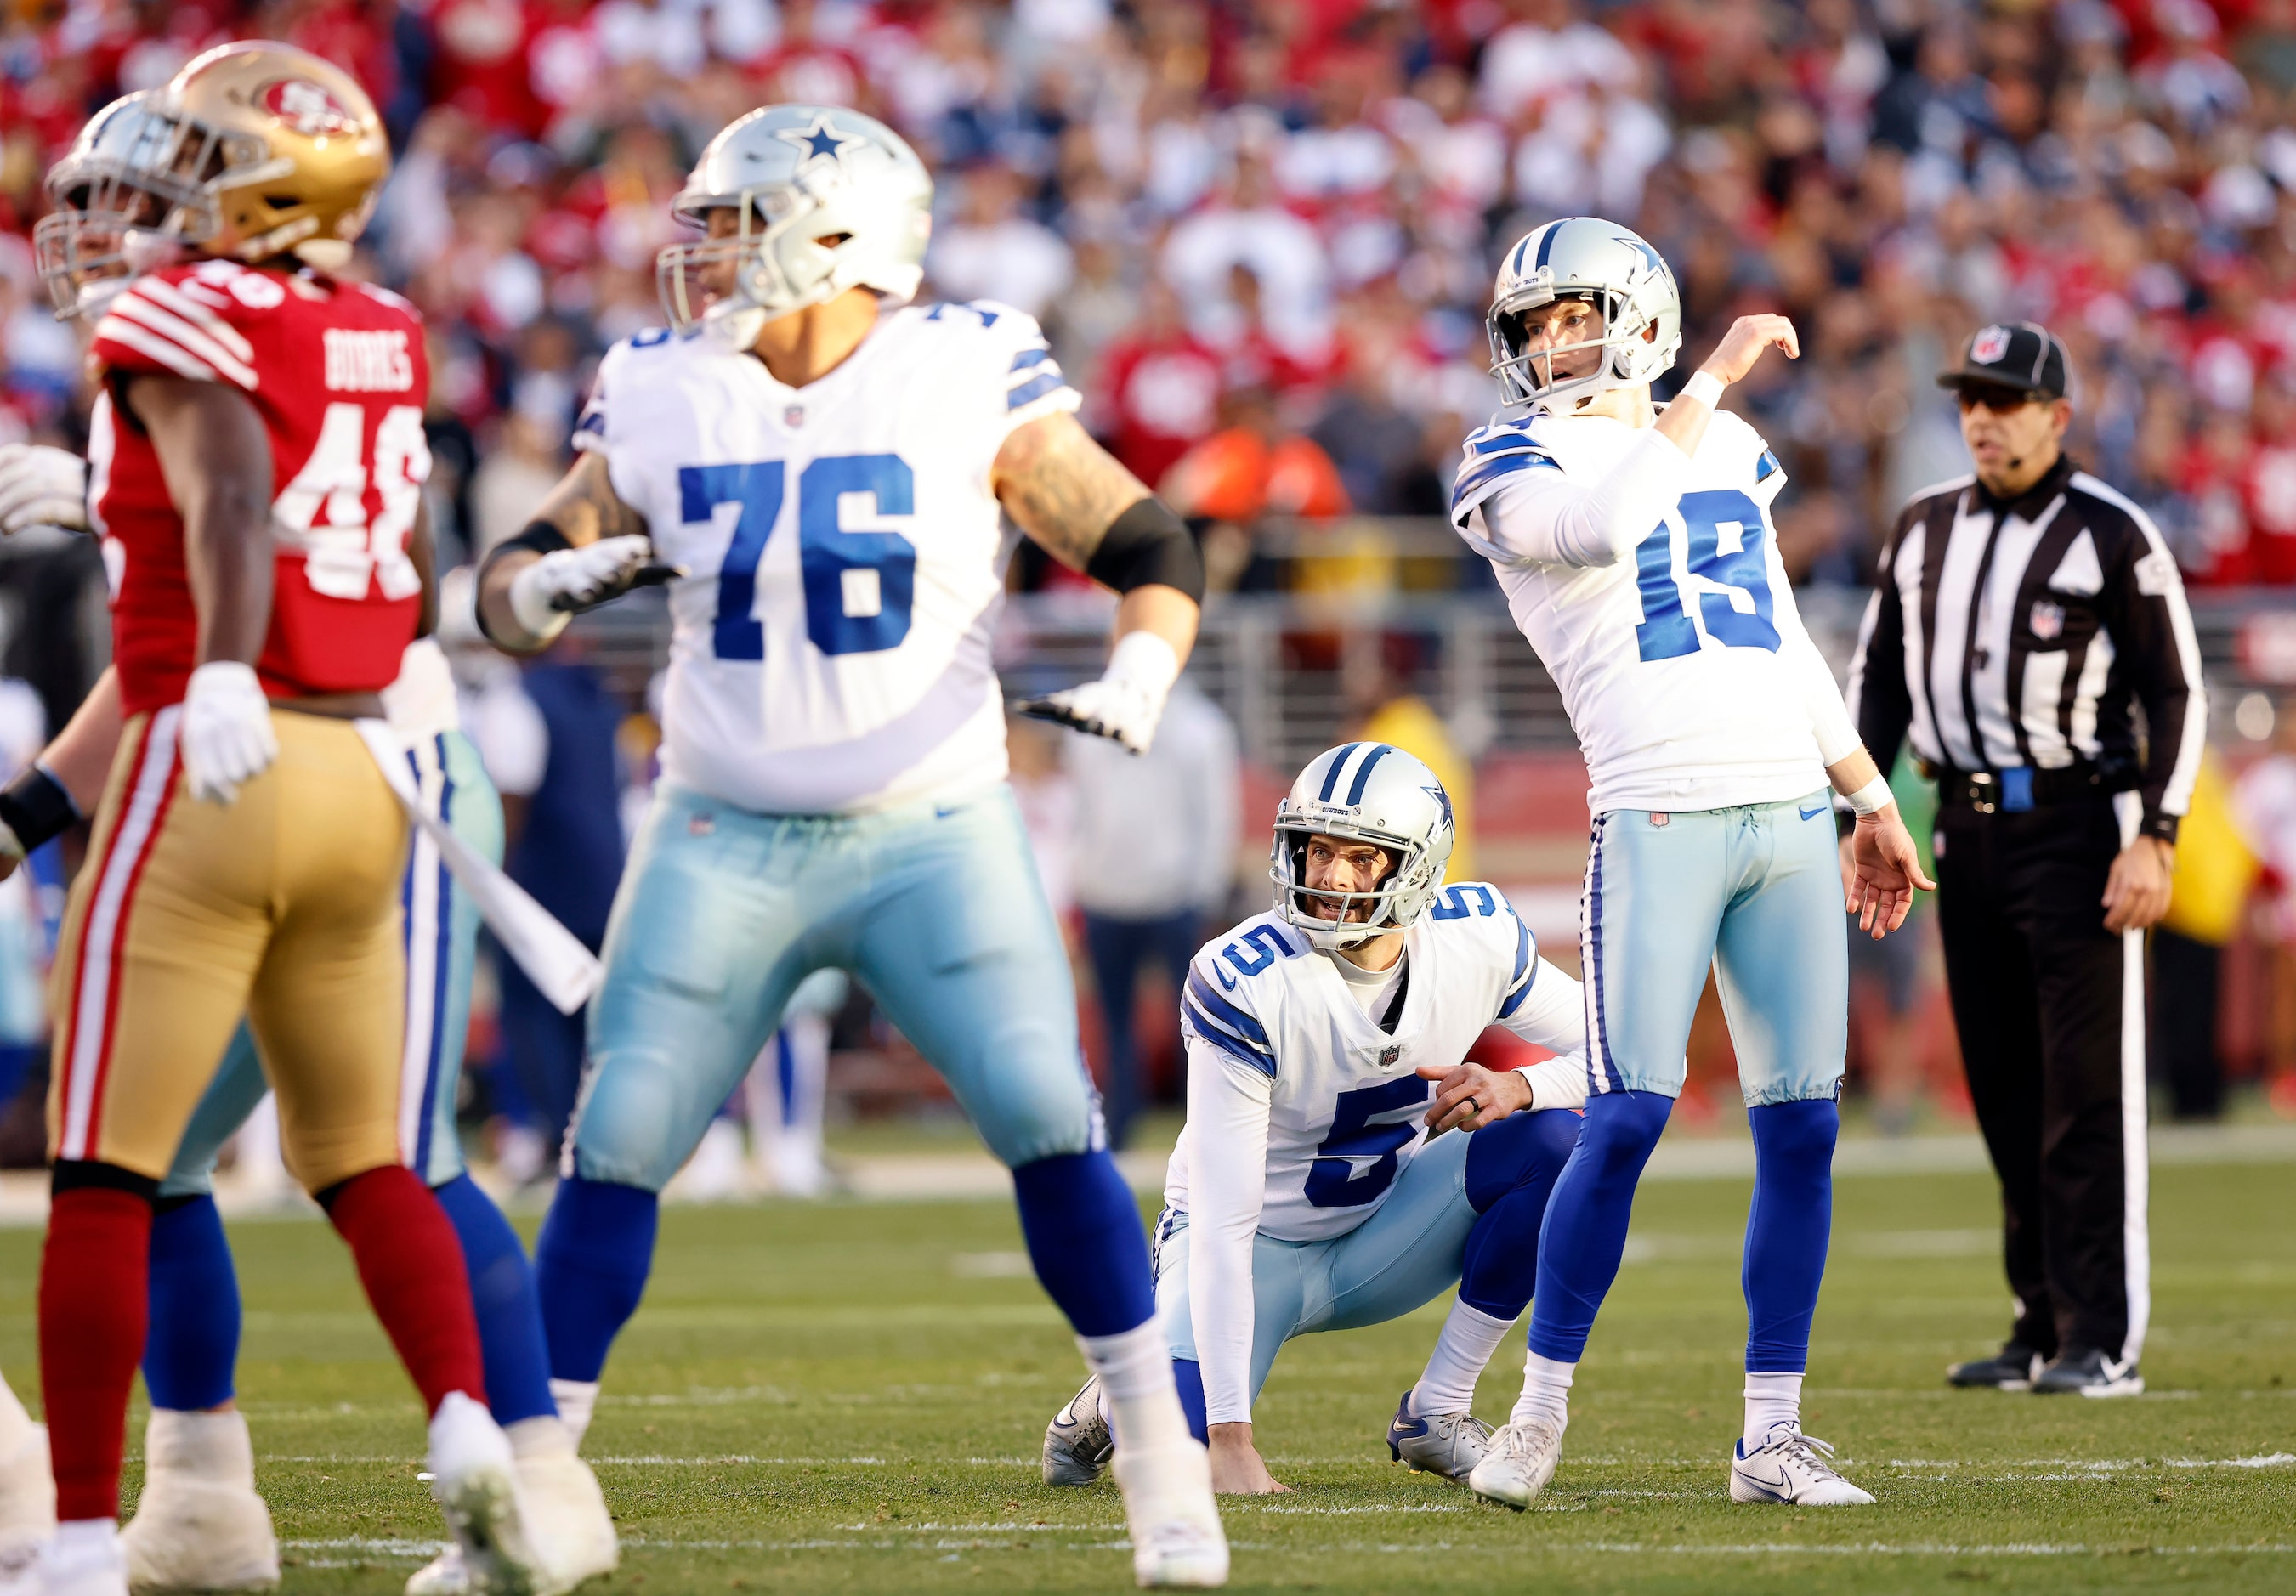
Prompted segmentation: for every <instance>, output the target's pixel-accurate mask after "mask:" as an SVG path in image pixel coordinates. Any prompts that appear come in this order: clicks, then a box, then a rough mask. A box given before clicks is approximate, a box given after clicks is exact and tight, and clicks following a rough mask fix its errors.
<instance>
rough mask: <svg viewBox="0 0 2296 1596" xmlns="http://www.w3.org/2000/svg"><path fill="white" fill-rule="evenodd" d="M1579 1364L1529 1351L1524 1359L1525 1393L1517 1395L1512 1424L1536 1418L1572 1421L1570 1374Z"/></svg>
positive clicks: (1510, 1419) (1523, 1388)
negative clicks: (1563, 1361)
mask: <svg viewBox="0 0 2296 1596" xmlns="http://www.w3.org/2000/svg"><path fill="white" fill-rule="evenodd" d="M1578 1368H1579V1365H1578V1364H1576V1363H1562V1362H1559V1361H1558V1360H1556V1359H1554V1358H1542V1357H1540V1356H1539V1355H1538V1354H1537V1353H1535V1352H1533V1353H1526V1354H1524V1355H1523V1360H1522V1395H1520V1396H1518V1397H1516V1398H1515V1399H1514V1412H1512V1413H1509V1414H1508V1415H1507V1422H1508V1423H1509V1424H1529V1422H1530V1421H1531V1420H1534V1419H1551V1420H1554V1422H1555V1423H1556V1424H1559V1425H1561V1424H1569V1423H1570V1377H1571V1376H1572V1375H1573V1374H1574V1373H1576V1372H1577V1371H1578Z"/></svg>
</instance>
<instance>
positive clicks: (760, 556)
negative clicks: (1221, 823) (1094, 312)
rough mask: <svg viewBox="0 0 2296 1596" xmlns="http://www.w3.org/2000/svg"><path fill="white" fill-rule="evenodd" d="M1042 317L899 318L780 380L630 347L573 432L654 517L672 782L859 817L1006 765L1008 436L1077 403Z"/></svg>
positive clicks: (630, 500)
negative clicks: (663, 577)
mask: <svg viewBox="0 0 2296 1596" xmlns="http://www.w3.org/2000/svg"><path fill="white" fill-rule="evenodd" d="M1077 405H1078V396H1077V391H1076V389H1073V388H1071V387H1070V386H1069V384H1068V382H1067V381H1066V380H1065V379H1064V378H1063V377H1062V375H1061V370H1060V367H1059V366H1058V365H1056V364H1054V362H1053V358H1052V354H1051V351H1050V350H1049V349H1048V348H1046V344H1045V336H1044V333H1043V332H1042V331H1040V330H1039V329H1038V328H1037V323H1036V322H1035V321H1034V320H1033V319H1031V318H1030V317H1029V316H1026V315H1022V314H1021V312H1019V311H1017V310H1013V309H1011V308H1009V307H1005V306H1002V305H994V304H988V303H980V304H972V305H932V306H910V307H906V308H904V309H900V310H896V311H893V312H891V313H890V314H888V315H886V316H885V317H884V318H883V319H882V320H881V321H880V322H879V323H877V326H876V328H875V330H874V331H872V332H871V333H870V334H869V336H868V338H867V339H866V340H864V342H863V343H862V345H861V347H860V348H858V349H857V350H855V351H854V352H853V354H852V355H851V356H849V358H848V359H847V360H846V361H845V362H844V364H841V365H840V366H839V367H838V368H837V369H836V370H834V371H832V372H830V373H829V374H828V375H827V376H825V377H824V378H822V379H821V380H820V381H816V382H814V383H810V384H808V386H806V387H805V388H802V389H793V388H788V387H785V386H783V384H782V383H781V382H779V381H775V378H774V375H773V373H772V372H768V371H767V369H766V366H765V363H764V362H763V361H760V360H758V358H757V357H756V356H752V355H750V354H747V353H741V352H736V351H734V349H732V348H728V347H726V345H725V344H723V343H722V342H720V341H719V340H717V339H716V338H715V337H713V336H711V335H709V333H707V332H701V331H697V332H695V333H693V334H687V335H678V334H673V333H668V332H662V331H652V332H645V333H641V334H639V335H638V336H637V337H635V338H632V339H629V340H626V341H624V342H622V343H619V344H617V345H615V346H614V348H612V349H611V350H609V351H608V352H607V355H606V357H605V359H604V361H603V363H602V364H600V366H599V368H598V381H597V386H596V389H595V390H594V394H593V397H592V398H591V401H590V404H589V407H588V408H587V409H586V411H585V412H584V413H583V416H582V421H581V424H580V426H579V427H578V429H577V431H576V434H575V443H576V445H577V446H579V447H582V448H588V449H596V450H600V451H603V454H605V457H606V463H607V468H608V471H609V474H610V476H611V479H612V482H613V487H614V492H615V493H616V494H617V495H619V496H620V497H621V499H622V502H623V503H627V505H629V506H630V507H631V508H632V509H633V510H635V511H637V512H639V513H640V514H642V515H643V516H644V517H645V520H646V526H647V528H648V530H649V531H650V532H651V533H652V538H653V546H654V550H655V553H656V557H657V558H659V559H660V560H661V561H664V562H665V563H668V564H672V565H676V566H679V567H682V568H683V569H685V576H683V577H678V578H677V579H676V580H675V581H673V582H672V583H671V584H670V590H669V608H670V617H671V620H672V623H673V633H672V636H671V642H670V662H669V679H668V691H667V693H666V696H665V700H664V709H663V735H664V745H663V750H662V771H663V773H664V774H665V775H666V776H667V777H668V778H669V779H670V780H672V781H675V782H679V783H681V784H682V785H685V786H688V787H692V788H694V789H697V790H700V791H702V792H705V793H708V794H709V795H711V796H712V797H715V798H722V799H724V800H726V802H728V803H732V804H735V805H738V806H741V807H742V808H744V809H750V810H753V811H756V812H758V813H761V814H860V813H865V812H868V811H872V810H879V809H886V808H890V807H893V806H897V805H902V804H908V803H915V802H919V801H923V800H929V799H940V798H953V797H957V796H960V795H962V794H964V793H966V792H971V791H976V790H980V789H981V788H984V787H987V786H990V785H993V784H994V783H995V782H999V781H1001V780H1003V779H1004V776H1005V704H1004V696H1003V694H1002V692H1000V691H999V689H998V686H997V681H996V668H995V667H994V664H993V662H992V661H991V659H990V658H989V635H990V633H991V632H992V630H993V629H994V627H995V626H996V614H997V610H998V609H999V607H1000V606H1001V605H1002V603H1003V602H1004V593H1005V575H1004V572H1005V559H1006V557H1007V556H1008V555H1009V554H1010V553H1011V548H1010V546H1009V545H1008V544H1006V542H1005V534H1004V530H1003V519H1002V514H1001V507H1000V506H999V505H998V503H997V501H996V495H995V494H994V493H993V492H991V491H990V487H989V473H990V468H991V465H992V463H993V462H995V460H996V452H997V450H998V448H999V447H1001V446H1003V444H1004V442H1005V438H1006V437H1007V435H1009V434H1010V433H1011V432H1012V431H1013V430H1014V429H1015V428H1016V427H1019V426H1021V425H1022V424H1024V423H1026V422H1032V421H1035V420H1037V419H1038V418H1039V417H1042V416H1045V415H1048V414H1051V413H1054V412H1055V411H1061V410H1074V409H1075V408H1076V407H1077Z"/></svg>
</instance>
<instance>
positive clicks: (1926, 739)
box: [1848, 458, 2208, 842]
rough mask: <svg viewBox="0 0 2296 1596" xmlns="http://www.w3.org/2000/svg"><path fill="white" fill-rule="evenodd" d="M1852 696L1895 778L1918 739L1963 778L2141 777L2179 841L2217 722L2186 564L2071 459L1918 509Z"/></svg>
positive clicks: (1945, 489) (1869, 625) (1898, 535)
mask: <svg viewBox="0 0 2296 1596" xmlns="http://www.w3.org/2000/svg"><path fill="white" fill-rule="evenodd" d="M1848 698H1849V712H1850V714H1851V715H1852V716H1854V717H1855V718H1856V720H1857V730H1858V733H1859V735H1860V736H1862V737H1863V738H1864V739H1865V741H1866V747H1867V748H1868V749H1871V750H1873V753H1874V757H1875V758H1876V759H1877V760H1879V761H1880V762H1881V765H1882V769H1884V770H1887V769H1889V768H1890V765H1891V764H1892V763H1894V762H1895V760H1896V758H1897V757H1898V744H1899V743H1900V742H1901V741H1903V740H1904V739H1905V738H1906V737H1907V736H1908V735H1910V736H1911V737H1912V739H1913V746H1914V751H1915V753H1916V754H1917V755H1919V756H1920V757H1922V758H1923V759H1925V760H1927V761H1928V762H1929V763H1930V764H1931V765H1935V766H1939V767H1941V768H1944V769H1948V770H1953V771H1960V772H1966V773H1976V772H1983V771H1991V772H2000V771H2004V770H2009V769H2013V768H2016V767H2018V766H2031V767H2033V768H2036V769H2039V770H2054V769H2063V768H2067V767H2070V766H2071V765H2076V764H2084V763H2085V764H2095V765H2103V766H2104V767H2105V769H2106V771H2107V773H2108V774H2110V773H2114V772H2117V771H2126V772H2127V779H2126V780H2124V781H2122V782H2119V783H2118V785H2120V786H2122V787H2134V788H2136V789H2137V790H2139V791H2140V792H2141V793H2142V795H2143V798H2144V819H2143V823H2142V829H2143V830H2144V831H2145V832H2146V833H2148V834H2150V835H2153V836H2157V837H2161V838H2164V839H2167V840H2169V841H2172V842H2173V841H2174V840H2175V839H2176V835H2177V818H2178V817H2179V816H2181V815H2182V814H2184V813H2185V809H2186V808H2187V807H2188V806H2190V804H2191V802H2192V796H2193V782H2194V777H2195V775H2196V774H2197V773H2198V772H2199V769H2200V762H2201V743H2202V736H2203V734H2204V733H2205V731H2206V728H2207V721H2208V716H2207V714H2206V707H2205V704H2204V701H2203V699H2202V687H2201V654H2200V645H2199V642H2198V641H2197V639H2196V638H2195V637H2194V632H2193V617H2192V611H2191V610H2189V609H2188V608H2187V607H2186V605H2185V587H2184V582H2183V580H2182V579H2181V577H2179V576H2178V574H2177V562H2176V561H2175V559H2174V557H2173V556H2171V555H2170V554H2169V550H2168V546H2167V545H2166V544H2164V543H2163V542H2162V541H2161V533H2160V530H2159V529H2158V528H2155V527H2154V526H2153V522H2152V520H2150V519H2149V518H2148V517H2147V516H2146V515H2145V513H2144V511H2142V510H2140V509H2138V508H2137V507H2136V505H2135V504H2134V503H2130V502H2129V501H2128V499H2127V498H2125V497H2123V496H2122V495H2120V494H2119V493H2116V492H2115V491H2114V490H2113V489H2112V488H2111V487H2108V486H2106V485H2105V484H2104V483H2103V482H2101V481H2099V480H2098V479H2096V478H2095V477H2092V476H2090V475H2089V474H2088V473H2087V472H2086V471H2081V470H2080V469H2079V468H2078V467H2077V466H2076V465H2075V464H2074V463H2073V462H2072V461H2071V459H2069V458H2061V459H2059V461H2058V462H2057V463H2056V464H2055V465H2054V467H2052V468H2051V469H2050V471H2049V472H2048V474H2047V475H2046V476H2044V477H2043V478H2042V479H2040V480H2039V481H2038V482H2037V483H2035V484H2034V485H2033V487H2031V488H2030V489H2029V490H2027V491H2026V492H2025V493H2024V494H2023V495H2021V496H2020V497H2018V498H2016V499H2013V500H2009V501H2006V502H2005V501H2002V500H1999V499H1996V498H1995V497H1993V495H1990V494H1989V493H1988V492H1987V491H1986V490H1985V489H1984V488H1983V487H1980V486H1979V485H1978V483H1977V482H1976V480H1975V479H1973V478H1969V477H1963V478H1960V479H1956V480H1955V481H1951V482H1947V483H1942V484H1940V485H1939V486H1938V487H1933V488H1931V489H1930V490H1929V491H1928V492H1926V493H1923V494H1920V495H1916V496H1915V499H1914V500H1913V502H1912V503H1909V504H1907V506H1906V509H1905V512H1904V513H1903V514H1901V515H1900V516H1899V517H1898V524H1897V527H1896V528H1895V530H1893V531H1892V532H1891V534H1890V540H1889V543H1888V544H1887V546H1886V547H1885V548H1884V549H1883V551H1882V561H1881V570H1880V574H1879V577H1878V578H1877V580H1876V583H1875V591H1874V596H1873V598H1872V599H1871V600H1870V601H1869V602H1867V604H1866V617H1865V621H1864V624H1863V625H1862V626H1860V627H1859V628H1858V634H1857V658H1856V659H1855V660H1854V661H1853V662H1852V663H1851V666H1850V670H1849V693H1848ZM2139 704H2141V705H2142V706H2143V707H2144V722H2143V725H2144V740H2143V746H2142V747H2141V748H2140V746H2139V741H2138V735H2137V724H2136V716H2135V714H2134V707H2135V706H2136V705H2139Z"/></svg>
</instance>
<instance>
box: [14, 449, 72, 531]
mask: <svg viewBox="0 0 2296 1596" xmlns="http://www.w3.org/2000/svg"><path fill="white" fill-rule="evenodd" d="M28 527H61V528H63V529H64V530H65V531H67V532H85V531H86V530H87V529H88V524H87V462H86V461H85V460H82V459H81V458H80V457H79V456H78V455H77V454H73V453H72V452H71V451H70V449H53V448H50V447H49V446H47V445H45V444H21V443H19V444H0V535H8V536H12V535H14V534H15V533H18V532H21V531H23V530H24V529H25V528H28Z"/></svg>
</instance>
